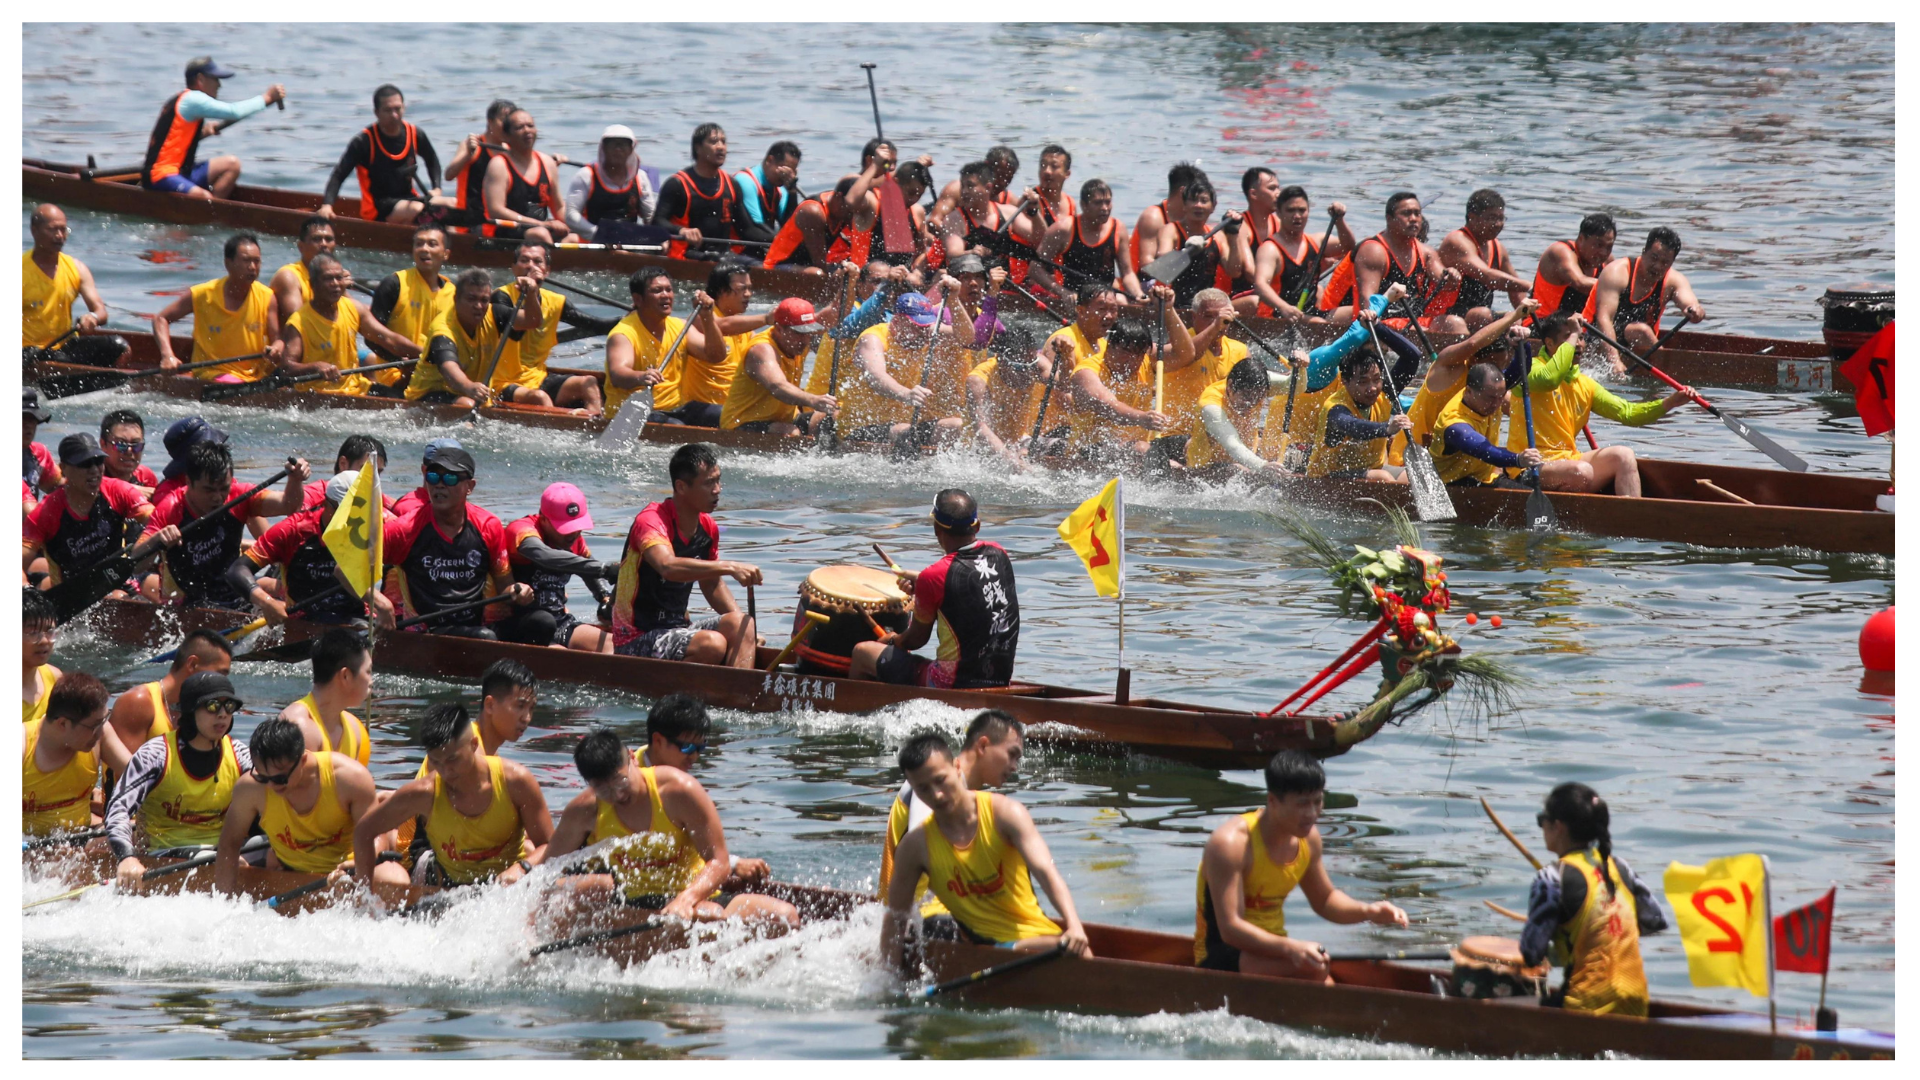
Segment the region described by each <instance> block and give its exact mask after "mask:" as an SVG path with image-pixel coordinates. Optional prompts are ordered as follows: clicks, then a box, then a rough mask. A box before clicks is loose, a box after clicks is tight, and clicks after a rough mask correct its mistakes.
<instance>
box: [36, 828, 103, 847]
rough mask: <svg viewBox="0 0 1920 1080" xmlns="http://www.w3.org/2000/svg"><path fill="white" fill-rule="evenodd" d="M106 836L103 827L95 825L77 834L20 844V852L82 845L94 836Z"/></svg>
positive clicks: (72, 833)
mask: <svg viewBox="0 0 1920 1080" xmlns="http://www.w3.org/2000/svg"><path fill="white" fill-rule="evenodd" d="M105 835H107V827H106V826H105V825H95V826H94V827H92V828H90V829H82V830H80V831H79V832H70V833H61V834H60V835H59V836H39V837H35V838H34V839H32V840H22V841H21V842H20V850H21V851H39V850H40V849H41V848H50V847H59V846H60V845H62V844H84V843H86V842H87V841H89V840H92V839H93V838H94V837H96V836H105Z"/></svg>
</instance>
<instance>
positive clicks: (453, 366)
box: [407, 266, 540, 409]
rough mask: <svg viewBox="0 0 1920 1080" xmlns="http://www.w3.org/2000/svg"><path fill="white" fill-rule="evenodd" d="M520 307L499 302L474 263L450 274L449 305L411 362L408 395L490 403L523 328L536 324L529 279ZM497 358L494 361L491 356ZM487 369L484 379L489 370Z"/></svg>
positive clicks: (512, 363) (432, 401) (459, 403)
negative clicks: (503, 341)
mask: <svg viewBox="0 0 1920 1080" xmlns="http://www.w3.org/2000/svg"><path fill="white" fill-rule="evenodd" d="M521 299H522V300H523V303H521V304H520V305H519V306H517V307H516V306H515V305H513V304H512V303H511V302H506V301H503V300H502V299H501V297H500V294H498V293H496V292H495V291H494V288H493V275H491V274H489V273H487V271H486V270H485V269H484V268H482V267H478V266H474V267H469V268H468V269H466V270H462V271H461V272H460V273H459V275H458V276H456V277H455V278H454V279H453V305H452V307H451V308H450V309H449V310H448V311H447V312H446V313H445V314H443V315H441V316H440V318H439V320H438V321H436V322H435V323H434V324H433V326H432V328H431V329H429V330H428V332H427V352H426V356H425V357H424V358H422V359H421V361H420V362H419V363H418V364H415V365H414V367H413V380H412V381H411V382H409V383H407V400H408V401H424V402H426V403H427V404H429V405H453V406H456V407H459V408H462V409H469V408H472V407H474V406H475V405H476V404H491V403H492V401H493V399H494V396H495V393H496V388H497V387H499V386H500V385H502V381H503V379H502V372H507V371H512V370H513V369H514V368H515V367H516V366H517V365H518V364H519V360H518V358H517V357H510V356H509V355H508V354H509V353H512V352H513V351H514V350H515V349H516V348H518V347H519V344H520V339H521V337H522V336H523V335H524V334H525V333H526V331H527V330H528V329H529V328H531V327H533V326H536V325H538V324H539V320H540V312H539V310H538V309H537V308H536V307H534V306H533V305H534V304H535V303H536V302H537V292H536V291H535V289H534V286H533V282H532V280H531V279H528V280H527V281H526V283H525V291H523V292H522V293H521ZM503 326H504V327H506V328H507V329H506V333H507V338H508V340H507V343H506V346H505V347H504V348H502V347H501V345H500V328H501V327H503ZM496 356H497V357H498V358H499V362H498V363H495V362H494V358H495V357H496ZM489 368H491V369H492V372H491V374H492V377H491V378H489V377H488V375H489V372H488V369H489Z"/></svg>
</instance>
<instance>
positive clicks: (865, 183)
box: [761, 139, 932, 274]
mask: <svg viewBox="0 0 1920 1080" xmlns="http://www.w3.org/2000/svg"><path fill="white" fill-rule="evenodd" d="M894 154H895V151H894V147H893V144H892V143H890V142H884V141H881V140H878V139H869V140H867V145H866V148H865V149H864V150H863V151H862V152H861V154H860V171H859V172H858V173H856V174H854V175H852V176H843V177H841V178H840V180H839V181H838V182H837V183H835V184H834V186H833V190H832V191H829V192H824V193H822V194H819V195H815V196H813V197H812V198H808V199H803V200H801V202H800V205H799V206H797V207H795V208H794V211H793V216H792V217H789V218H788V219H787V221H786V223H785V224H784V225H782V226H781V227H780V231H779V232H778V233H776V234H775V235H774V237H773V243H772V245H771V246H770V247H768V248H767V254H766V255H765V256H764V257H763V259H762V261H761V265H762V266H765V267H766V268H767V269H769V270H770V269H772V268H774V267H776V266H784V267H787V268H789V269H799V270H803V271H805V272H807V273H809V274H820V273H824V272H825V271H826V269H827V268H828V267H829V266H832V265H834V264H836V263H841V262H852V263H853V264H855V265H856V266H857V265H861V264H863V263H865V262H867V261H868V260H870V259H879V260H880V261H883V262H884V261H886V260H885V259H883V258H882V256H881V252H880V251H874V250H873V249H872V248H873V241H874V239H875V236H874V234H875V233H876V232H878V231H879V230H880V229H881V228H882V226H881V224H880V220H879V211H880V201H879V197H878V195H877V194H876V193H875V192H874V186H875V185H877V184H878V183H880V181H881V180H882V179H884V178H885V177H886V175H887V173H888V171H889V170H891V169H892V168H893V165H894ZM924 160H928V161H930V160H932V159H931V158H928V159H924ZM896 180H900V181H902V182H903V183H904V177H896ZM921 186H922V187H924V184H922V185H921ZM901 190H902V195H903V201H905V200H904V195H905V191H906V189H905V187H904V186H903V187H902V189H901ZM916 198H917V196H916ZM906 205H907V208H908V211H909V214H910V216H911V217H912V218H913V219H914V220H915V221H918V220H919V219H920V214H921V212H922V211H921V209H920V207H919V206H917V205H915V203H914V202H907V203H906ZM917 235H918V233H917V232H916V237H917ZM881 250H882V251H884V250H885V242H884V234H883V237H882V243H881ZM889 265H891V263H889Z"/></svg>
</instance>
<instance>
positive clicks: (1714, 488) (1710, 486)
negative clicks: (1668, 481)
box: [1693, 476, 1754, 506]
mask: <svg viewBox="0 0 1920 1080" xmlns="http://www.w3.org/2000/svg"><path fill="white" fill-rule="evenodd" d="M1693 482H1694V483H1696V484H1699V485H1700V486H1701V487H1703V488H1706V489H1707V490H1708V491H1711V492H1713V493H1714V494H1715V495H1725V496H1726V497H1727V498H1729V499H1732V500H1733V501H1734V502H1737V503H1742V504H1745V505H1747V506H1752V505H1754V502H1753V500H1752V499H1743V498H1741V497H1740V496H1738V495H1735V494H1734V493H1733V492H1731V491H1728V490H1727V489H1726V488H1723V487H1721V486H1720V485H1719V484H1716V483H1714V482H1713V481H1711V480H1709V479H1707V478H1706V477H1704V476H1701V477H1696V478H1695V479H1694V481H1693Z"/></svg>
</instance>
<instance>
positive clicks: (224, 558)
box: [164, 501, 248, 607]
mask: <svg viewBox="0 0 1920 1080" xmlns="http://www.w3.org/2000/svg"><path fill="white" fill-rule="evenodd" d="M197 520H199V519H198V518H197V517H194V516H193V515H192V513H191V511H189V510H188V509H187V506H186V503H185V502H184V501H183V502H182V503H181V505H180V528H181V530H182V531H183V532H184V531H185V530H186V527H187V526H188V525H189V524H191V523H193V522H195V521H197ZM246 535H247V523H246V521H245V520H244V519H242V518H239V517H236V516H235V515H234V512H233V511H232V510H222V511H221V512H220V516H219V517H218V518H216V519H214V520H213V521H211V522H209V523H208V524H207V525H206V526H205V527H203V528H201V529H198V530H196V531H195V532H193V533H192V534H190V535H188V536H186V537H184V538H183V539H182V540H181V541H180V543H179V544H178V545H176V546H174V547H170V548H168V549H167V553H166V555H165V556H164V558H165V559H166V562H167V573H168V575H170V576H171V577H172V578H173V583H174V584H175V585H178V586H180V591H181V592H182V593H184V594H186V600H187V603H188V604H189V605H211V606H213V607H238V606H240V605H242V604H245V603H247V602H248V600H247V598H246V597H244V596H241V595H240V594H239V593H238V592H235V591H234V588H233V586H231V585H229V584H227V571H228V570H230V569H232V568H233V561H234V560H235V559H237V558H239V557H240V541H241V540H242V539H244V538H245V537H246Z"/></svg>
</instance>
